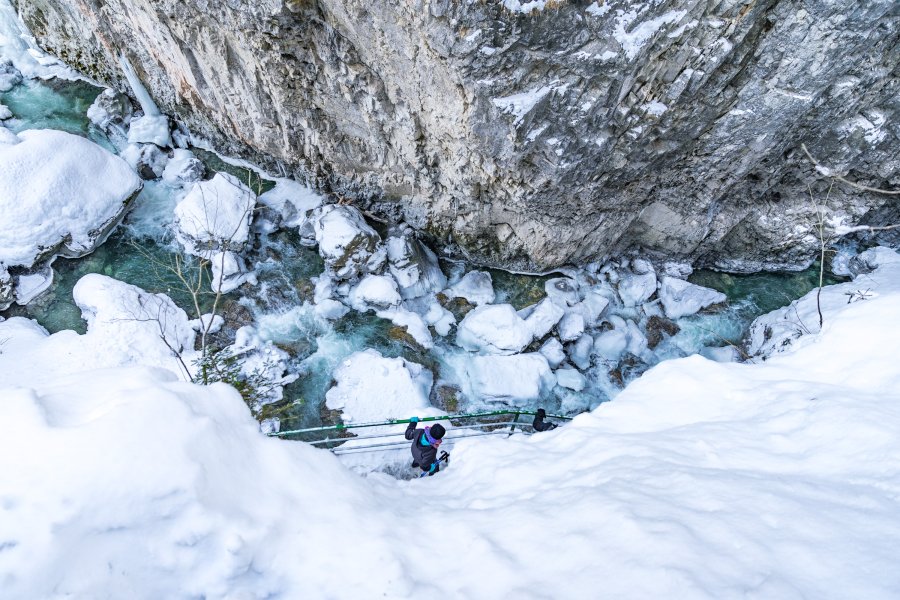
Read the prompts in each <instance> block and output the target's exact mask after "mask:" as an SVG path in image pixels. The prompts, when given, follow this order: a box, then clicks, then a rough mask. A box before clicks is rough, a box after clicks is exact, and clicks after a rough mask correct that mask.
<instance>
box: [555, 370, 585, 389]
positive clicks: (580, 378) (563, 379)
mask: <svg viewBox="0 0 900 600" xmlns="http://www.w3.org/2000/svg"><path fill="white" fill-rule="evenodd" d="M556 383H557V385H559V386H560V387H564V388H568V389H570V390H573V391H576V392H580V391H581V390H583V389H584V388H585V386H586V385H587V380H586V379H585V377H584V375H582V374H581V373H580V372H579V371H578V370H577V369H573V368H571V367H564V368H562V369H558V370H557V371H556Z"/></svg>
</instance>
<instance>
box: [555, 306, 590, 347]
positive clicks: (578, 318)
mask: <svg viewBox="0 0 900 600" xmlns="http://www.w3.org/2000/svg"><path fill="white" fill-rule="evenodd" d="M556 331H557V332H558V333H559V339H560V340H561V341H563V342H572V341H574V340H577V339H578V338H580V337H581V334H583V333H584V317H583V316H582V315H581V313H580V312H578V311H575V310H568V311H566V314H565V315H563V318H562V319H560V321H559V324H558V325H557V326H556Z"/></svg>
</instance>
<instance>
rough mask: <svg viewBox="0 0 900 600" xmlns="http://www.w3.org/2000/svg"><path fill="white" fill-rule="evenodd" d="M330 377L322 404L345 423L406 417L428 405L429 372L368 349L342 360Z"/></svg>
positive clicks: (430, 375)
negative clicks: (330, 381) (332, 385)
mask: <svg viewBox="0 0 900 600" xmlns="http://www.w3.org/2000/svg"><path fill="white" fill-rule="evenodd" d="M333 377H334V380H335V382H336V385H335V386H334V387H332V388H331V389H330V390H328V392H327V393H326V394H325V405H326V406H327V407H328V408H330V409H332V410H340V411H341V413H342V414H341V418H342V420H343V421H344V422H345V423H353V422H357V423H359V422H362V423H365V422H371V421H382V420H385V419H392V418H407V417H410V416H413V415H420V414H422V411H423V409H427V408H428V407H429V406H430V405H429V403H428V396H429V394H430V393H431V385H432V380H433V376H432V374H431V371H429V370H428V369H426V368H425V367H423V366H422V365H419V364H416V363H414V362H409V361H407V360H405V359H403V358H399V357H398V358H385V357H384V356H382V355H381V353H380V352H378V351H377V350H372V349H371V348H370V349H367V350H363V351H361V352H354V353H353V354H351V355H350V356H349V357H347V358H346V359H344V360H343V361H342V362H341V364H340V366H338V368H337V369H335V371H334V374H333Z"/></svg>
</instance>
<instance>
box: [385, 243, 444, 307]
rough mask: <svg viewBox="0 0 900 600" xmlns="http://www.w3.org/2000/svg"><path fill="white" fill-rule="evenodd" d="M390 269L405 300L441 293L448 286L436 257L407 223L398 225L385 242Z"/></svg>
mask: <svg viewBox="0 0 900 600" xmlns="http://www.w3.org/2000/svg"><path fill="white" fill-rule="evenodd" d="M385 247H386V248H387V257H388V268H389V269H390V272H391V275H393V276H394V279H396V280H397V284H398V286H399V288H400V295H401V296H403V298H404V299H410V298H419V297H421V296H425V295H427V294H431V293H433V292H438V291H440V290H442V289H444V287H445V286H446V285H447V277H446V276H445V275H444V273H443V272H442V271H441V267H440V265H439V264H438V259H437V256H436V255H435V253H434V252H432V251H431V250H430V249H429V248H428V247H427V246H425V244H423V243H422V242H420V241H419V240H418V239H417V238H416V236H415V234H414V232H413V231H412V229H411V228H409V227H408V226H403V227H399V228H398V227H395V228H393V230H392V231H391V234H390V236H389V237H388V239H387V241H386V242H385Z"/></svg>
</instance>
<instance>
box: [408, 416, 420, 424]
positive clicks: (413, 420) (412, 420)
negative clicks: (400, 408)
mask: <svg viewBox="0 0 900 600" xmlns="http://www.w3.org/2000/svg"><path fill="white" fill-rule="evenodd" d="M409 422H410V423H418V422H419V417H413V418H411V419H410V420H409Z"/></svg>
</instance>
